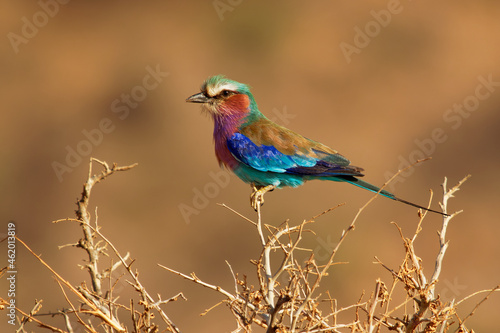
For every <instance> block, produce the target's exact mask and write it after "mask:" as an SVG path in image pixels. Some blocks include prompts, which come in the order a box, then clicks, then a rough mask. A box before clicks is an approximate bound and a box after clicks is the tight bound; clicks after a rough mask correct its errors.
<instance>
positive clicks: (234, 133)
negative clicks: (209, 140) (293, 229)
mask: <svg viewBox="0 0 500 333" xmlns="http://www.w3.org/2000/svg"><path fill="white" fill-rule="evenodd" d="M186 102H191V103H202V104H203V106H204V108H205V109H206V110H207V111H208V112H209V113H210V115H211V116H212V117H213V120H214V133H213V137H214V143H215V155H216V156H217V160H218V161H219V164H220V165H221V166H224V167H227V168H228V169H229V170H231V171H233V172H234V173H235V174H236V175H237V176H238V177H239V178H240V179H241V180H243V181H244V182H247V183H250V184H251V185H252V188H253V193H252V195H251V197H250V200H251V203H252V207H253V208H254V209H255V210H257V208H258V206H259V205H262V204H263V203H264V194H265V193H266V192H268V191H271V190H273V189H275V188H282V187H287V186H290V187H297V186H300V185H302V184H304V182H306V181H308V180H312V179H320V180H331V181H341V182H347V183H350V184H353V185H356V186H359V187H361V188H364V189H366V190H369V191H372V192H379V191H380V188H378V187H377V186H374V185H372V184H370V183H367V182H365V181H363V180H361V179H359V178H358V177H362V176H363V174H362V173H361V172H362V171H363V169H362V168H360V167H357V166H353V165H350V161H349V160H348V159H347V158H345V157H344V156H342V155H340V154H339V153H338V152H337V151H335V150H333V149H331V148H329V147H327V146H325V145H324V144H322V143H319V142H317V141H314V140H310V139H308V138H306V137H304V136H302V135H300V134H298V133H295V132H293V131H291V130H289V129H287V128H285V127H283V126H280V125H278V124H276V123H274V122H272V121H271V120H269V119H267V118H266V117H265V116H264V115H263V114H262V113H261V112H260V111H259V108H258V107H257V103H256V102H255V99H254V97H253V95H252V93H251V92H250V89H249V87H248V86H247V85H245V84H242V83H239V82H236V81H233V80H229V79H227V78H225V77H224V76H222V75H217V76H213V77H210V78H208V79H207V80H206V81H205V82H204V83H203V84H202V86H201V92H200V93H198V94H194V95H192V96H190V97H189V98H187V99H186ZM380 194H381V195H383V196H385V197H387V198H389V199H392V200H396V201H400V202H403V203H405V204H408V205H411V206H414V207H418V208H421V209H424V210H429V211H431V212H435V213H438V214H443V213H440V212H437V211H435V210H431V209H427V208H425V207H423V206H420V205H417V204H414V203H412V202H409V201H406V200H403V199H400V198H398V197H396V196H395V195H394V194H392V193H390V192H387V191H385V190H381V191H380Z"/></svg>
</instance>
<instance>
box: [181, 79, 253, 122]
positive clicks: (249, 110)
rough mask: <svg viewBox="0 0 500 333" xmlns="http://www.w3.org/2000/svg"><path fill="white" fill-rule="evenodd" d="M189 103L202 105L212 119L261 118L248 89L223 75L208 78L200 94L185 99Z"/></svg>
mask: <svg viewBox="0 0 500 333" xmlns="http://www.w3.org/2000/svg"><path fill="white" fill-rule="evenodd" d="M186 102H190V103H203V106H204V108H205V110H207V111H208V112H209V113H210V114H211V115H212V116H214V117H230V116H239V117H242V116H243V117H245V116H247V115H250V114H254V115H255V116H259V115H260V116H261V114H260V112H259V110H258V108H257V104H256V103H255V100H254V98H253V96H252V93H251V92H250V88H249V87H248V86H247V85H245V84H243V83H239V82H236V81H233V80H229V79H227V78H226V77H224V76H223V75H216V76H212V77H210V78H208V79H207V80H206V81H205V82H203V84H202V85H201V92H200V93H197V94H194V95H192V96H190V97H188V98H187V99H186Z"/></svg>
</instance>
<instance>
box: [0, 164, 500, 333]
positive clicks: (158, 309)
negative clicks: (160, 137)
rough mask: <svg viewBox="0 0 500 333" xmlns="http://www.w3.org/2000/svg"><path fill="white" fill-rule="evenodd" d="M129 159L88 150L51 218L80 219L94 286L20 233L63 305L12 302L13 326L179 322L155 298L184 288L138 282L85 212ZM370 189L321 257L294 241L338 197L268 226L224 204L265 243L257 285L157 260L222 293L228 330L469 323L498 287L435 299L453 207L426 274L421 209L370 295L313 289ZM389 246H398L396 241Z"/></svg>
mask: <svg viewBox="0 0 500 333" xmlns="http://www.w3.org/2000/svg"><path fill="white" fill-rule="evenodd" d="M93 163H98V164H100V165H101V166H102V167H103V169H104V170H103V171H102V172H101V173H99V174H96V175H93V174H92V164H93ZM134 166H135V165H130V166H125V167H118V166H117V165H116V164H114V165H113V166H111V167H110V166H109V165H108V164H107V163H105V162H101V161H99V160H97V159H93V158H92V159H91V161H90V168H89V176H88V179H87V181H86V182H85V184H84V187H83V192H82V195H81V197H80V199H79V201H78V202H77V205H78V209H77V210H76V219H69V218H68V219H63V220H57V221H54V223H60V222H72V223H78V224H79V225H80V226H81V228H82V230H83V236H82V238H80V239H79V240H78V241H77V242H76V243H73V244H68V245H65V246H75V247H78V248H81V249H82V250H84V251H85V252H86V253H87V256H88V260H87V261H86V263H85V268H86V269H87V271H88V273H89V275H90V280H91V281H92V285H91V286H87V285H86V284H85V283H81V284H80V285H79V286H73V285H72V284H70V283H69V282H68V281H67V280H65V279H64V278H63V277H62V276H60V275H59V274H58V273H57V272H56V271H54V270H53V269H52V268H51V267H50V266H49V265H48V264H47V263H46V262H45V261H44V260H43V259H42V258H40V256H38V255H37V254H35V253H34V252H33V251H32V250H31V249H30V248H29V246H28V245H27V244H25V243H24V242H23V241H22V240H21V239H19V238H18V239H17V241H18V242H20V243H21V244H22V245H24V246H25V247H26V249H27V250H28V251H29V252H30V253H31V254H32V255H33V256H35V257H36V258H37V259H38V261H39V262H40V263H41V264H42V265H43V266H45V267H46V268H47V269H48V270H49V271H51V273H52V274H54V276H55V277H56V280H57V282H58V283H59V285H60V287H61V292H62V293H63V295H64V297H65V299H66V301H67V303H68V305H69V308H67V309H63V310H57V311H52V312H50V313H51V314H53V315H60V316H63V317H64V318H65V325H64V327H63V328H59V327H54V326H52V325H49V324H47V323H45V322H44V321H43V319H42V318H43V317H42V316H40V308H41V301H37V302H36V303H35V306H34V307H33V308H32V309H31V310H29V311H24V310H22V309H19V308H17V311H18V314H20V315H19V316H18V318H17V320H18V324H19V327H18V329H17V332H27V331H30V330H31V329H32V327H35V326H36V325H38V326H39V327H42V328H45V329H47V330H51V331H53V332H61V333H62V332H68V333H70V332H75V331H85V332H180V331H181V330H180V328H178V327H177V326H176V325H175V324H174V323H173V321H172V320H171V319H170V318H169V317H168V316H167V314H166V313H165V311H164V310H163V309H162V306H163V305H164V304H166V303H168V302H172V301H175V300H177V299H179V298H184V296H183V295H182V293H179V294H177V295H175V296H173V297H170V298H169V299H162V298H161V297H160V296H159V295H158V296H157V298H156V299H155V298H153V297H152V296H151V295H150V293H149V292H148V291H147V290H146V289H145V288H144V286H143V285H142V284H141V282H140V280H139V277H138V272H137V271H135V270H133V269H132V264H133V263H134V260H132V259H130V255H129V254H128V253H127V254H126V255H122V254H120V253H119V252H118V250H117V249H116V248H115V246H113V243H112V242H111V241H110V240H108V238H107V237H105V235H103V234H102V233H101V232H100V228H101V227H100V225H98V222H97V216H95V217H94V219H93V221H92V219H91V214H90V212H89V198H90V194H91V191H92V189H93V187H94V185H95V184H97V183H99V182H100V181H102V180H104V179H106V178H107V177H108V176H110V175H112V174H114V173H116V172H119V171H126V170H129V169H131V168H133V167H134ZM468 177H469V176H467V177H465V178H464V179H462V180H461V181H460V182H459V183H458V184H457V185H456V186H454V187H452V188H450V189H448V188H447V181H446V179H445V180H444V183H443V202H442V203H441V204H440V205H441V209H442V210H443V212H444V213H447V209H448V200H449V199H450V198H452V197H453V195H454V193H456V191H458V190H459V187H460V186H461V185H462V184H463V182H465V181H466V180H467V178H468ZM374 198H375V196H374V197H372V199H371V200H370V201H368V202H367V204H366V205H365V206H364V207H362V208H361V209H360V210H359V212H358V214H357V215H356V217H355V218H354V219H353V221H352V222H351V223H350V224H349V225H348V226H347V228H346V229H345V230H344V231H343V232H342V233H341V235H340V236H339V241H338V243H337V245H336V247H335V248H334V249H333V250H332V252H331V253H330V256H329V259H328V261H327V262H326V264H323V265H318V264H317V262H316V260H315V258H314V254H313V251H312V250H310V249H307V248H303V247H301V240H302V238H303V236H304V235H305V234H306V233H314V229H313V227H314V222H315V220H316V219H317V218H318V217H320V216H322V215H324V214H327V213H329V212H331V211H333V210H335V208H337V207H338V206H337V207H333V208H330V209H328V210H326V211H324V212H322V213H321V214H319V215H317V216H315V217H313V218H311V219H309V220H305V221H303V222H302V223H300V224H298V225H295V226H291V225H290V224H289V222H288V221H285V222H284V223H283V224H281V225H280V226H278V227H275V226H271V225H267V224H264V223H263V222H262V219H261V212H260V207H259V208H258V211H257V220H256V221H254V220H252V219H251V218H248V217H245V216H243V215H242V214H240V213H238V212H236V211H234V210H233V209H231V208H230V207H228V206H225V205H222V206H223V207H225V208H226V209H229V210H230V211H232V212H233V213H235V214H237V215H238V216H239V217H240V218H242V219H243V220H245V221H246V222H248V223H250V224H251V225H252V226H253V227H255V230H256V232H257V234H258V236H259V239H260V243H261V247H262V251H261V253H260V254H259V255H258V258H257V259H255V260H252V261H251V262H252V263H253V264H254V266H255V272H254V273H256V275H257V278H258V279H257V281H258V284H257V285H256V286H253V285H251V284H250V283H249V282H247V278H246V276H247V275H248V273H245V274H238V273H234V272H233V270H232V268H231V266H230V265H229V263H228V265H229V267H230V268H231V272H233V278H234V290H233V291H231V292H230V291H227V290H224V289H223V288H221V287H220V286H217V285H215V284H210V283H207V282H204V281H202V280H200V279H199V278H197V277H196V275H195V274H194V273H192V274H189V275H187V274H183V273H181V272H177V271H175V270H173V269H171V268H168V267H166V266H164V265H159V266H160V267H162V268H164V269H166V270H168V271H170V272H172V273H174V274H176V275H179V276H182V277H183V278H185V279H188V280H190V281H193V282H194V283H196V284H198V285H200V286H202V287H205V288H209V289H212V290H214V291H215V292H217V293H220V294H221V295H222V296H223V301H221V303H219V304H226V305H227V306H228V308H229V309H230V311H231V313H232V316H233V317H234V318H235V319H236V324H237V327H236V328H235V330H234V332H251V331H252V330H253V329H256V330H260V331H263V330H265V331H266V332H382V331H388V330H392V331H396V332H448V331H458V332H472V331H469V330H468V329H467V328H466V327H465V323H466V321H467V319H468V318H470V316H472V315H473V314H474V312H475V311H476V309H477V307H478V306H479V305H481V304H482V303H483V302H484V301H485V300H486V299H487V298H488V297H489V296H490V295H491V293H493V292H494V291H496V290H498V288H499V287H498V286H497V287H495V288H493V289H491V290H483V291H478V292H476V293H474V294H472V295H469V296H467V297H465V298H464V299H462V300H459V301H457V300H452V301H450V302H444V301H442V300H441V297H440V295H439V294H437V293H436V285H437V284H438V282H439V276H440V273H441V268H442V263H443V259H444V255H445V253H446V249H447V247H448V241H447V240H446V231H447V228H448V225H449V223H450V221H451V220H452V219H453V218H454V217H455V216H456V215H457V214H459V213H460V212H456V213H452V214H450V215H449V216H444V217H443V223H442V226H441V230H440V231H438V236H439V237H438V241H439V249H440V250H439V252H438V254H437V256H436V260H435V263H434V269H433V271H432V275H431V276H426V275H425V274H424V269H423V262H422V260H421V259H420V258H419V257H418V255H417V254H416V252H415V248H414V244H415V242H416V240H417V238H418V235H419V234H420V233H421V232H422V230H423V228H422V223H423V221H424V219H425V217H426V213H425V212H420V213H419V216H420V219H419V222H418V225H417V229H416V230H415V232H414V233H413V235H412V236H411V237H406V236H405V235H404V233H403V230H402V229H401V228H400V227H399V226H398V225H396V224H395V227H396V228H397V229H398V231H399V233H400V235H401V242H402V244H403V245H404V250H405V251H404V252H403V253H402V262H401V264H400V265H399V267H395V268H391V267H387V266H386V265H385V264H384V263H382V262H381V261H380V260H379V259H378V258H376V257H375V259H376V260H377V262H378V263H379V264H380V265H382V266H383V267H384V268H385V269H386V270H387V272H388V277H387V281H386V282H384V281H382V280H380V279H379V280H377V281H375V288H374V289H373V291H372V292H371V294H370V295H365V293H364V292H362V293H360V296H359V300H358V302H356V303H355V304H351V305H343V306H339V305H338V303H337V301H336V300H335V299H332V298H331V297H330V294H329V293H328V292H326V295H322V294H320V293H319V287H320V285H321V282H322V280H323V279H324V278H325V276H327V275H328V273H329V272H330V273H331V267H332V265H334V264H336V263H337V262H336V261H335V257H336V254H337V252H338V250H339V248H340V246H341V245H342V243H343V241H344V240H345V239H346V237H347V236H348V235H349V233H350V232H351V231H352V230H353V229H354V227H355V223H356V220H357V218H358V216H359V215H360V214H361V212H362V211H363V209H364V208H365V207H366V206H367V205H368V204H369V203H370V202H371V201H372V200H373V199H374ZM95 215H97V214H95ZM394 246H395V247H396V246H398V247H399V244H395V245H394ZM104 256H109V258H108V259H107V260H106V262H105V263H103V261H104V260H103V258H104ZM110 258H114V259H110ZM119 267H124V268H125V272H126V273H125V276H123V275H119V276H115V275H113V272H114V271H115V270H117V269H118V268H119ZM4 271H5V270H4ZM4 271H3V272H4ZM254 273H252V274H254ZM0 274H2V273H1V272H0ZM121 279H126V281H127V283H128V284H129V285H130V287H131V288H133V290H134V291H135V292H136V293H137V298H138V300H131V301H130V303H123V302H120V301H119V299H118V298H117V297H115V296H114V294H113V289H114V287H115V286H116V285H117V284H118V282H119V281H120V282H121ZM398 291H399V292H402V293H404V295H405V297H404V300H403V301H395V299H397V297H395V294H396V292H398ZM478 294H483V296H482V298H481V299H480V301H479V302H478V303H477V305H476V306H475V307H474V309H473V310H472V311H471V312H470V313H469V314H468V315H466V316H465V317H460V316H459V315H458V314H457V311H456V309H457V307H458V306H459V305H460V304H461V303H462V302H463V301H464V300H466V299H468V298H470V297H472V296H475V295H478ZM0 301H1V302H2V303H3V304H6V303H5V302H6V299H0ZM209 310H210V309H209ZM209 310H207V311H209ZM343 314H347V315H348V316H347V317H348V318H351V319H350V320H348V321H343V320H344V318H346V316H343ZM340 317H341V318H340ZM75 322H76V323H77V325H78V327H72V324H71V323H73V325H74V323H75ZM125 323H130V324H125Z"/></svg>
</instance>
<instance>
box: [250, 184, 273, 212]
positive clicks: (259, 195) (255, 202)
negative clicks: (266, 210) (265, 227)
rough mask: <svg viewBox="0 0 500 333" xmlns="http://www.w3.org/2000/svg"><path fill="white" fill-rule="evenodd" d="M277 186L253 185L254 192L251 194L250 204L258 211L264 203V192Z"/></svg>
mask: <svg viewBox="0 0 500 333" xmlns="http://www.w3.org/2000/svg"><path fill="white" fill-rule="evenodd" d="M275 188H276V186H274V185H267V186H255V185H252V189H253V192H252V194H251V195H250V205H251V206H252V208H253V209H254V210H255V211H257V210H258V209H259V207H260V206H262V205H263V204H264V194H266V193H267V192H269V191H272V190H274V189H275Z"/></svg>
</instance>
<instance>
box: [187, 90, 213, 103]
mask: <svg viewBox="0 0 500 333" xmlns="http://www.w3.org/2000/svg"><path fill="white" fill-rule="evenodd" d="M209 100H210V99H209V98H208V97H207V96H205V94H204V93H202V92H201V93H198V94H194V95H193V96H189V97H188V98H187V99H186V102H189V103H207V102H208V101H209Z"/></svg>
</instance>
